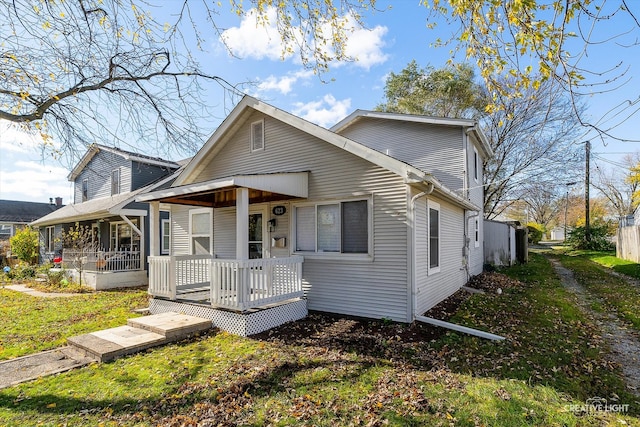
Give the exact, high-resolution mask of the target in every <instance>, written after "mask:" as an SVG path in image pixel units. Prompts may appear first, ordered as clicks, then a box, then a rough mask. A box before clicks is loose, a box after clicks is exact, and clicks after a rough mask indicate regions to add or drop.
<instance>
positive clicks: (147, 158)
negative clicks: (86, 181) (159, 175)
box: [67, 144, 180, 181]
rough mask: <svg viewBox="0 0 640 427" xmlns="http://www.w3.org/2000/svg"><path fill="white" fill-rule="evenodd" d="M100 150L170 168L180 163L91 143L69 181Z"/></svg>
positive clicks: (174, 167)
mask: <svg viewBox="0 0 640 427" xmlns="http://www.w3.org/2000/svg"><path fill="white" fill-rule="evenodd" d="M100 151H105V152H108V153H111V154H115V155H117V156H120V157H122V158H124V159H126V160H131V161H134V162H138V163H144V164H147V165H154V166H160V167H166V168H170V169H178V168H179V167H180V164H178V163H177V162H174V161H171V160H164V159H161V158H160V157H151V156H146V155H144V154H139V153H134V152H132V151H126V150H122V149H120V148H116V147H107V146H106V145H101V144H91V145H90V146H89V148H88V149H87V152H86V153H85V154H84V156H82V159H80V161H79V162H78V164H77V165H76V166H75V167H74V168H73V170H72V171H71V172H70V173H69V176H68V177H67V179H68V180H69V181H74V180H75V179H76V178H77V177H78V175H79V174H80V172H82V170H83V169H84V168H85V167H86V166H87V165H88V164H89V162H90V161H91V159H93V158H94V157H95V155H96V154H98V153H99V152H100Z"/></svg>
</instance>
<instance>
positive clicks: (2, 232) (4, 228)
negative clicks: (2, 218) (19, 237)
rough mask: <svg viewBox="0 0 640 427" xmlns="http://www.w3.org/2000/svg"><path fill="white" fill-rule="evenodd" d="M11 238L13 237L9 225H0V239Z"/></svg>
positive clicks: (11, 228)
mask: <svg viewBox="0 0 640 427" xmlns="http://www.w3.org/2000/svg"><path fill="white" fill-rule="evenodd" d="M11 236H13V227H12V226H11V224H0V239H8V238H9V237H11Z"/></svg>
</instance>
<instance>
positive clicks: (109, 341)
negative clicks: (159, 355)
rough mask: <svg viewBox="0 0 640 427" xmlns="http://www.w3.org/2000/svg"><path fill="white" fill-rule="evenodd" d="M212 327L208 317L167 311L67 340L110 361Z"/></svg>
mask: <svg viewBox="0 0 640 427" xmlns="http://www.w3.org/2000/svg"><path fill="white" fill-rule="evenodd" d="M211 327H212V322H211V319H203V318H200V317H195V316H190V315H188V314H181V313H177V312H167V313H161V314H154V315H151V316H143V317H138V318H135V319H129V320H128V321H127V325H126V326H119V327H116V328H111V329H105V330H102V331H97V332H91V333H89V334H84V335H78V336H76V337H71V338H68V339H67V343H68V345H69V346H71V347H72V348H76V349H78V350H79V351H81V352H83V353H84V354H86V355H87V356H89V357H92V358H94V359H96V360H98V361H100V362H109V361H111V360H114V359H116V358H118V357H122V356H125V355H127V354H132V353H137V352H139V351H142V350H146V349H148V348H151V347H156V346H159V345H163V344H167V343H170V342H172V341H178V340H180V339H183V338H186V337H188V336H190V335H194V334H196V333H198V332H203V331H206V330H207V329H210V328H211Z"/></svg>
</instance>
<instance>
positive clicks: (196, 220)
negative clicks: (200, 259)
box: [189, 209, 213, 255]
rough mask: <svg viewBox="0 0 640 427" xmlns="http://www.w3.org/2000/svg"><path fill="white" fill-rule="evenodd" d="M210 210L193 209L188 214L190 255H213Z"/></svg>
mask: <svg viewBox="0 0 640 427" xmlns="http://www.w3.org/2000/svg"><path fill="white" fill-rule="evenodd" d="M212 225H213V221H212V220H211V209H193V210H191V211H190V212H189V235H190V241H191V255H202V254H211V253H213V248H212V245H211V243H212V240H213V239H212V238H211V234H212V233H211V228H212Z"/></svg>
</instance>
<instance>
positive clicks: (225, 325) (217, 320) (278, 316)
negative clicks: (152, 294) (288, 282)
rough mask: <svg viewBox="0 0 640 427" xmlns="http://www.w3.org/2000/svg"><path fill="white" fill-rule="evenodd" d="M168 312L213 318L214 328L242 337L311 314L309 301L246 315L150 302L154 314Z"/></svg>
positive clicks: (189, 305)
mask: <svg viewBox="0 0 640 427" xmlns="http://www.w3.org/2000/svg"><path fill="white" fill-rule="evenodd" d="M168 311H175V312H178V313H184V314H188V315H191V316H196V317H202V318H205V319H211V321H212V323H213V326H214V327H216V328H219V329H222V330H223V331H227V332H229V333H232V334H234V335H240V336H242V337H246V336H249V335H254V334H258V333H260V332H264V331H267V330H269V329H272V328H275V327H276V326H280V325H282V324H284V323H287V322H291V321H294V320H300V319H303V318H305V317H306V316H307V314H308V311H307V300H306V299H298V300H292V301H287V302H285V303H282V304H274V305H272V306H269V307H265V308H261V309H257V310H252V311H250V312H247V313H237V312H233V311H227V310H222V309H217V308H214V307H210V306H206V305H200V304H192V303H188V302H180V301H169V300H163V299H159V298H151V299H150V301H149V312H150V313H151V314H159V313H165V312H168Z"/></svg>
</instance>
